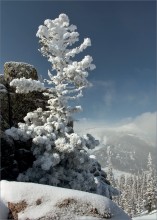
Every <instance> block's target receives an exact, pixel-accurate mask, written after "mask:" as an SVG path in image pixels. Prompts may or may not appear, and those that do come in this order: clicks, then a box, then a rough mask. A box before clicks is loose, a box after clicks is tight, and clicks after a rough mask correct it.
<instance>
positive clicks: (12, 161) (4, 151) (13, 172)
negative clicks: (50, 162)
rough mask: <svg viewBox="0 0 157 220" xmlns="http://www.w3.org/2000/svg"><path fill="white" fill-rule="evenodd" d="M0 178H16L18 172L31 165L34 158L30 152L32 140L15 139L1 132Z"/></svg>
mask: <svg viewBox="0 0 157 220" xmlns="http://www.w3.org/2000/svg"><path fill="white" fill-rule="evenodd" d="M1 146H2V147H1V156H0V161H1V179H2V180H12V181H13V180H16V178H17V176H18V175H19V173H22V172H24V171H25V170H27V169H28V168H29V167H32V164H33V161H34V160H35V158H34V156H33V154H32V152H31V146H32V140H28V141H27V142H22V141H15V140H13V139H12V138H11V137H9V136H7V135H6V134H5V133H3V132H2V134H1Z"/></svg>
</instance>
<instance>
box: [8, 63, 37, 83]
mask: <svg viewBox="0 0 157 220" xmlns="http://www.w3.org/2000/svg"><path fill="white" fill-rule="evenodd" d="M22 77H25V78H26V79H29V78H32V79H35V80H37V79H38V75H37V71H36V69H35V68H34V66H32V65H30V64H28V63H22V62H7V63H5V64H4V79H5V80H6V81H7V82H10V81H11V80H13V79H15V78H22Z"/></svg>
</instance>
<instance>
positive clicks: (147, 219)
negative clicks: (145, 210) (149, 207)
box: [133, 210, 157, 220]
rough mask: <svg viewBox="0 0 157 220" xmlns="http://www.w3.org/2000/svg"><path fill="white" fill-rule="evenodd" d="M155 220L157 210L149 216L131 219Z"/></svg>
mask: <svg viewBox="0 0 157 220" xmlns="http://www.w3.org/2000/svg"><path fill="white" fill-rule="evenodd" d="M156 219H157V210H155V211H152V212H151V213H150V214H145V215H141V216H138V217H135V218H133V220H156Z"/></svg>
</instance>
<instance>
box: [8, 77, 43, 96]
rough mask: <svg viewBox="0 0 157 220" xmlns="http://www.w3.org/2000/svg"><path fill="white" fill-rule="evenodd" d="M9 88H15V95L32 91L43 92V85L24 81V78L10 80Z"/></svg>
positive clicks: (29, 80) (35, 81)
mask: <svg viewBox="0 0 157 220" xmlns="http://www.w3.org/2000/svg"><path fill="white" fill-rule="evenodd" d="M10 86H14V87H16V93H29V92H32V91H43V90H45V87H44V83H41V82H40V81H38V80H33V79H26V78H25V77H23V78H20V79H14V80H12V81H11V82H10Z"/></svg>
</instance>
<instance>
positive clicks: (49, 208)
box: [0, 180, 131, 220]
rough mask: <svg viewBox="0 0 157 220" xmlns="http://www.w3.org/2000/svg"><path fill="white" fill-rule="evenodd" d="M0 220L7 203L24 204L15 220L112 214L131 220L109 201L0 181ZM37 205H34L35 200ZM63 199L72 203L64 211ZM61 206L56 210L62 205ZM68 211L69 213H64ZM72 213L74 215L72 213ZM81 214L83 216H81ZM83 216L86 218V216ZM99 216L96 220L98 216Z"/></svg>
mask: <svg viewBox="0 0 157 220" xmlns="http://www.w3.org/2000/svg"><path fill="white" fill-rule="evenodd" d="M0 190H1V199H0V209H1V211H0V219H1V220H2V219H7V214H8V209H7V203H8V202H12V203H19V202H21V201H25V202H26V203H27V207H26V208H25V209H24V210H22V211H21V212H20V213H18V219H21V220H26V219H28V218H29V219H31V220H37V219H39V218H41V219H42V218H43V219H49V218H51V219H54V220H55V219H56V220H57V219H61V220H63V219H64V220H68V219H69V220H70V219H71V220H74V219H77V220H83V219H90V220H99V219H104V218H102V215H103V214H104V213H106V212H107V211H108V212H110V213H111V214H112V217H111V219H114V220H122V219H123V220H131V219H130V217H128V216H127V214H125V213H124V211H123V210H122V209H120V208H119V207H118V206H117V205H116V204H115V203H114V202H112V201H111V200H110V199H108V198H106V197H103V196H100V195H96V194H92V193H87V192H82V191H77V190H71V189H64V188H59V187H54V186H48V185H42V184H35V183H23V182H9V181H5V180H2V181H1V182H0ZM39 199H40V200H41V204H38V205H37V204H36V201H37V200H39ZM65 199H69V201H74V203H73V204H72V205H71V206H66V207H64V204H65V203H64V201H65ZM62 204H63V206H59V205H62ZM68 208H69V210H68ZM93 208H96V209H97V210H98V214H97V215H93V214H92V213H91V212H89V210H91V209H93ZM73 210H74V211H73ZM83 213H85V214H84V215H83ZM86 213H87V214H86ZM99 215H100V216H99Z"/></svg>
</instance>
